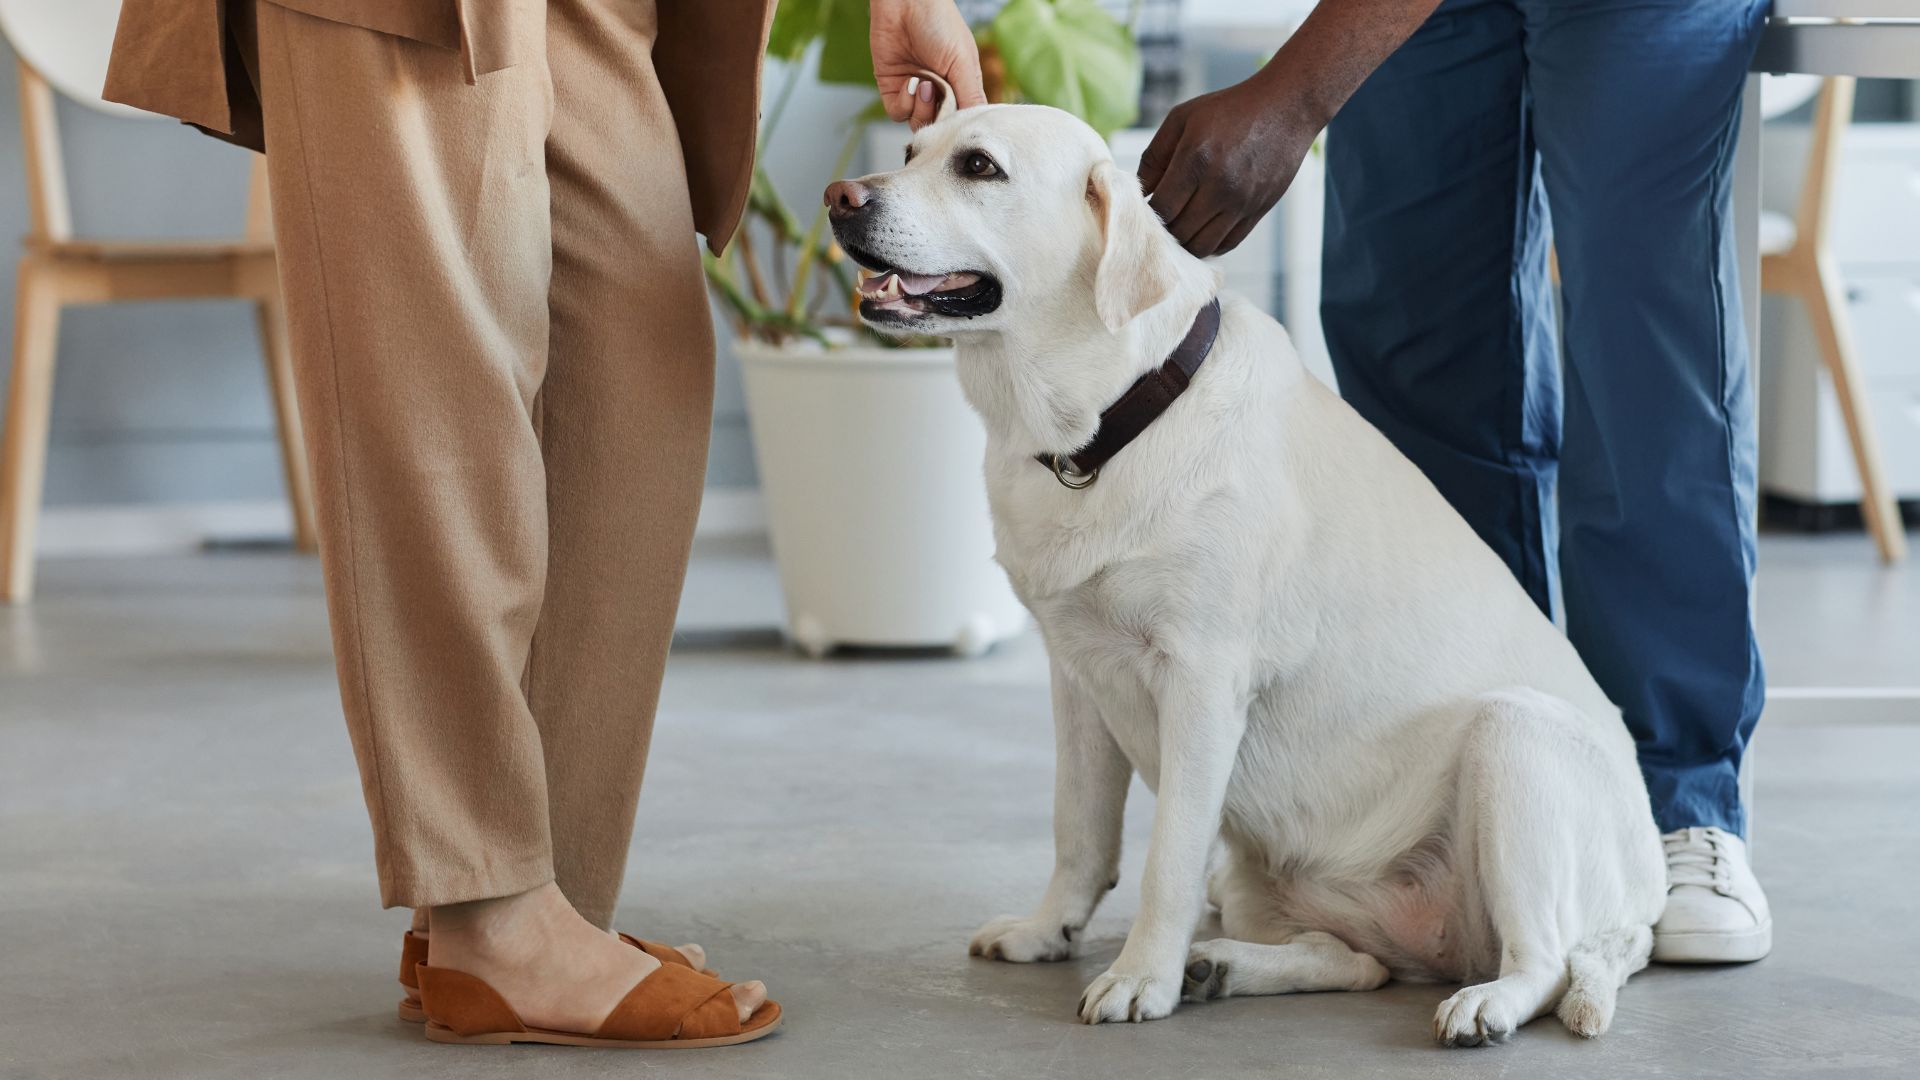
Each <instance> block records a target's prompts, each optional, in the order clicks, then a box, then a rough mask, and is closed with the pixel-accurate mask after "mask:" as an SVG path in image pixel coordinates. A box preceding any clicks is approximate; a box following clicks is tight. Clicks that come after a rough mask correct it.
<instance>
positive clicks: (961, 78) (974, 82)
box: [941, 37, 987, 109]
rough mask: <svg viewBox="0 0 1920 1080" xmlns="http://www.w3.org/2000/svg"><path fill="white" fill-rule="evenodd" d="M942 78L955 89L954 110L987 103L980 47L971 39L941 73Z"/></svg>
mask: <svg viewBox="0 0 1920 1080" xmlns="http://www.w3.org/2000/svg"><path fill="white" fill-rule="evenodd" d="M941 77H942V78H944V79H946V80H947V85H948V86H951V87H953V107H954V108H956V109H971V108H973V107H974V106H975V105H985V104H986V103H987V90H986V82H985V80H984V79H982V78H981V76H980V47H979V46H978V45H975V44H974V43H973V39H972V38H971V37H969V38H968V39H967V43H966V45H965V47H963V48H962V49H961V50H960V55H959V56H957V57H955V58H954V60H953V63H951V64H948V65H947V70H946V71H944V72H941Z"/></svg>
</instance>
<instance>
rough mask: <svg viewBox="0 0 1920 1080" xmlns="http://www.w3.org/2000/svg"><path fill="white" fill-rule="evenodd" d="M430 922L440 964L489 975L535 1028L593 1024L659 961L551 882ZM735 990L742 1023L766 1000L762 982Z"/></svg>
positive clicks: (458, 907)
mask: <svg viewBox="0 0 1920 1080" xmlns="http://www.w3.org/2000/svg"><path fill="white" fill-rule="evenodd" d="M429 924H430V926H431V927H432V940H433V946H432V948H433V959H432V963H433V966H434V967H440V968H452V969H454V970H456V971H464V972H466V973H467V974H469V975H473V976H476V977H478V978H481V979H484V980H485V981H486V982H487V984H488V985H490V986H492V987H493V988H494V989H495V990H497V991H499V992H500V996H502V997H504V998H506V999H507V1002H508V1004H510V1005H512V1006H513V1009H514V1011H515V1012H517V1013H519V1014H520V1018H521V1019H522V1020H524V1021H526V1022H527V1023H528V1024H529V1025H531V1026H533V1027H543V1028H551V1029H553V1030H556V1031H586V1032H590V1031H593V1030H595V1029H597V1028H598V1027H599V1026H600V1024H601V1023H602V1022H603V1021H605V1020H606V1018H607V1014H608V1013H610V1012H612V1011H613V1007H614V1006H615V1005H618V1004H620V1000H621V999H622V998H624V997H626V996H627V992H628V991H629V990H632V989H633V987H634V984H635V983H638V982H639V981H640V980H641V979H644V978H646V977H647V976H648V975H650V974H652V973H653V971H654V969H655V968H658V967H659V966H660V961H658V960H655V959H654V958H653V957H651V956H648V955H647V954H646V953H643V952H641V951H640V950H639V949H636V948H633V947H632V946H630V945H627V944H626V943H625V942H623V941H621V940H620V939H619V938H617V937H615V936H613V935H612V934H609V933H607V932H606V931H604V930H602V929H600V928H599V927H597V926H595V925H593V924H592V923H590V922H588V921H587V920H585V919H583V918H581V917H580V914H579V913H578V912H576V911H574V910H573V906H572V905H571V904H568V903H567V900H566V897H564V896H562V895H561V893H560V890H559V889H558V888H556V887H555V886H554V885H553V884H552V883H548V884H546V885H542V886H540V887H538V888H536V889H531V890H529V891H527V892H524V893H521V894H520V895H518V896H508V897H503V898H501V899H498V900H477V901H474V902H473V903H468V904H450V905H447V906H445V907H437V908H434V909H433V910H432V912H431V913H430V915H429ZM689 949H691V950H692V951H689ZM680 951H681V952H683V953H686V956H687V959H688V960H689V961H693V962H694V964H695V966H696V967H697V966H699V965H700V964H702V963H704V962H705V960H706V950H704V949H701V948H700V947H699V946H697V945H695V946H681V950H680ZM732 993H733V1000H734V1004H735V1005H736V1006H738V1007H739V1010H740V1021H741V1023H745V1022H746V1021H747V1018H748V1017H750V1016H752V1015H753V1013H754V1010H755V1009H758V1008H759V1007H760V1006H761V1005H762V1004H764V1003H765V1002H766V1000H767V988H766V987H765V986H763V985H762V984H761V983H759V982H758V981H755V982H745V983H735V984H734V986H733V988H732Z"/></svg>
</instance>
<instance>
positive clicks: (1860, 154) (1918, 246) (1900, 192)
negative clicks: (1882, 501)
mask: <svg viewBox="0 0 1920 1080" xmlns="http://www.w3.org/2000/svg"><path fill="white" fill-rule="evenodd" d="M1762 139H1763V141H1764V144H1765V151H1764V153H1763V154H1762V158H1761V160H1762V162H1763V163H1764V165H1763V168H1764V175H1763V183H1762V196H1761V198H1762V203H1763V205H1765V207H1766V208H1767V209H1769V210H1778V211H1781V212H1783V213H1791V212H1792V211H1793V205H1794V203H1793V200H1794V199H1795V197H1796V196H1797V195H1798V194H1799V184H1800V176H1801V171H1802V170H1803V168H1804V167H1805V163H1806V145H1807V129H1806V128H1805V127H1804V126H1788V125H1769V126H1768V127H1767V128H1766V129H1765V131H1764V134H1763V135H1762ZM1842 145H1843V151H1842V155H1843V156H1842V162H1841V166H1840V176H1839V186H1838V191H1837V193H1836V196H1835V199H1834V202H1833V215H1834V216H1833V247H1834V252H1833V253H1834V257H1835V258H1836V259H1837V260H1838V261H1839V263H1840V269H1841V273H1842V275H1843V276H1844V277H1845V279H1846V282H1847V306H1848V317H1849V319H1851V321H1852V325H1853V332H1854V339H1855V347H1856V348H1855V351H1856V354H1857V356H1858V358H1859V364H1860V369H1861V373H1862V375H1863V376H1864V377H1865V380H1866V383H1867V397H1868V405H1869V408H1871V409H1872V411H1873V416H1874V425H1875V427H1876V428H1877V429H1878V434H1879V437H1880V451H1881V457H1882V459H1883V461H1884V462H1885V465H1886V470H1887V480H1888V483H1889V484H1890V485H1891V486H1892V488H1893V491H1894V494H1895V496H1896V497H1897V498H1902V499H1920V124H1913V123H1897V124H1854V125H1853V126H1852V127H1851V128H1850V129H1849V130H1848V131H1847V133H1846V137H1845V139H1844V141H1843V143H1842ZM1760 340H1761V364H1760V373H1761V379H1760V483H1761V487H1762V488H1763V489H1764V490H1766V491H1767V492H1769V493H1771V494H1776V495H1783V496H1786V497H1788V498H1791V499H1796V500H1799V501H1802V502H1808V503H1844V502H1857V501H1859V499H1860V479H1859V477H1858V476H1857V475H1856V474H1855V472H1854V467H1853V458H1852V455H1851V453H1850V451H1849V450H1848V446H1847V437H1846V429H1845V428H1844V427H1843V426H1842V424H1841V419H1840V410H1839V406H1838V404H1837V403H1836V402H1835V401H1834V397H1833V389H1832V387H1831V385H1830V384H1829V383H1828V381H1827V379H1826V377H1825V375H1824V374H1823V372H1822V370H1821V367H1820V360H1819V354H1818V353H1817V352H1816V350H1815V347H1814V342H1813V335H1812V332H1811V330H1810V329H1809V328H1808V326H1807V319H1806V314H1805V312H1803V311H1802V310H1801V309H1800V306H1799V304H1798V303H1796V302H1795V301H1794V300H1793V299H1792V298H1791V297H1784V296H1775V295H1768V296H1766V297H1764V298H1763V300H1762V302H1761V334H1760Z"/></svg>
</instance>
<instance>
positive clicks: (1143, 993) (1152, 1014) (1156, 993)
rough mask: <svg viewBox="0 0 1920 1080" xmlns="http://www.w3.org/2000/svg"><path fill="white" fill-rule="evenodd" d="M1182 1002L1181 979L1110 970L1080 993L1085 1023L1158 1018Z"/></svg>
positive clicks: (1081, 1014)
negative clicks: (1084, 991)
mask: <svg viewBox="0 0 1920 1080" xmlns="http://www.w3.org/2000/svg"><path fill="white" fill-rule="evenodd" d="M1179 1003H1180V983H1179V982H1178V981H1177V980H1175V979H1156V978H1153V977H1151V976H1146V975H1122V974H1120V973H1118V972H1115V971H1112V970H1109V971H1108V972H1107V973H1106V974H1105V975H1102V976H1100V977H1099V978H1097V979H1095V980H1093V983H1092V984H1091V985H1089V986H1088V987H1087V992H1086V993H1084V994H1082V995H1080V1021H1081V1023H1085V1024H1107V1023H1117V1022H1119V1021H1121V1020H1126V1021H1130V1022H1133V1023H1138V1022H1140V1021H1142V1020H1158V1019H1160V1018H1161V1017H1163V1016H1166V1015H1168V1014H1170V1013H1172V1012H1173V1007H1174V1006H1175V1005H1178V1004H1179Z"/></svg>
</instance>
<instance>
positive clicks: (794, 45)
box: [767, 0, 834, 63]
mask: <svg viewBox="0 0 1920 1080" xmlns="http://www.w3.org/2000/svg"><path fill="white" fill-rule="evenodd" d="M833 3H834V0H780V6H779V7H778V8H775V9H774V12H773V26H772V28H771V29H770V30H768V32H767V55H768V56H770V57H772V58H773V59H775V60H785V61H787V62H789V63H792V62H793V61H795V60H798V59H800V58H801V57H802V56H805V55H806V52H807V46H809V45H811V44H813V41H814V39H815V38H817V37H819V36H820V34H821V32H822V31H824V30H826V28H827V14H828V11H829V9H830V8H831V7H832V6H833Z"/></svg>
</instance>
